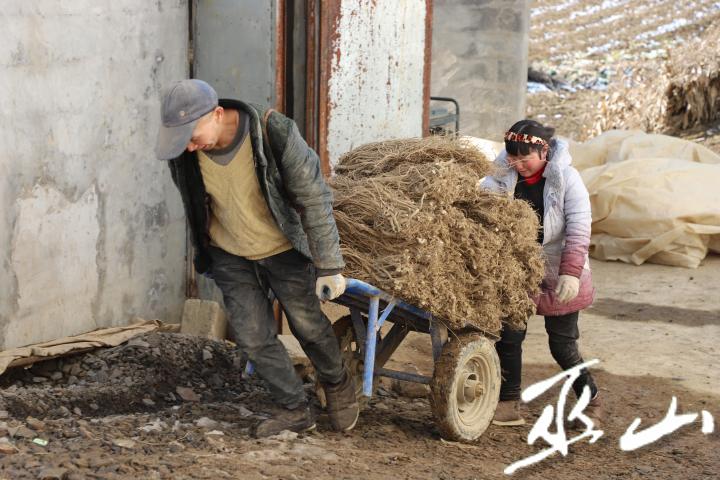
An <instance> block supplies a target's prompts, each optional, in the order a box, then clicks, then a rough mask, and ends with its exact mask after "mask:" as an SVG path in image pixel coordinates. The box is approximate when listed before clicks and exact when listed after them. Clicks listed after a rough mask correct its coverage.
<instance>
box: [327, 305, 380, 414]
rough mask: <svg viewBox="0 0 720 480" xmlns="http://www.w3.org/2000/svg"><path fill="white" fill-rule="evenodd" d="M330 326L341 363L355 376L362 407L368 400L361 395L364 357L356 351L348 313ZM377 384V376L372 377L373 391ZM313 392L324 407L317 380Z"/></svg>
mask: <svg viewBox="0 0 720 480" xmlns="http://www.w3.org/2000/svg"><path fill="white" fill-rule="evenodd" d="M363 320H365V324H367V320H366V319H365V318H363ZM332 327H333V332H334V333H335V337H336V338H337V340H338V345H339V347H340V356H341V357H342V359H343V364H344V365H345V368H346V369H347V370H348V373H349V374H351V375H353V377H355V396H356V397H357V399H358V404H359V405H360V408H361V409H362V408H364V407H366V406H367V404H368V400H369V399H368V397H366V396H365V395H363V392H362V388H363V375H362V372H363V365H364V364H365V361H364V360H365V359H364V358H363V357H361V356H360V353H359V352H358V343H357V338H356V336H355V330H354V329H353V323H352V318H350V315H346V316H344V317H341V318H339V319H338V320H336V321H335V323H333V325H332ZM377 386H378V377H375V378H374V379H373V391H375V389H376V388H377ZM315 393H316V394H317V396H318V400H319V402H320V405H321V406H322V407H323V408H325V403H326V402H325V392H324V390H323V389H322V386H321V385H320V383H319V382H318V383H317V384H316V386H315Z"/></svg>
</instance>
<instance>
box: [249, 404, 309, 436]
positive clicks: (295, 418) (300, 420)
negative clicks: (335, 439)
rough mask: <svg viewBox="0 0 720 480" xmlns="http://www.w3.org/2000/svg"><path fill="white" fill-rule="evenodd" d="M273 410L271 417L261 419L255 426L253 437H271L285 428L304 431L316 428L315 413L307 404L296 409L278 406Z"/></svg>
mask: <svg viewBox="0 0 720 480" xmlns="http://www.w3.org/2000/svg"><path fill="white" fill-rule="evenodd" d="M272 410H273V411H272V416H271V417H270V418H266V419H264V420H261V421H260V422H259V423H258V424H257V425H255V426H254V428H253V429H252V432H251V433H252V436H253V437H255V438H263V437H270V436H272V435H277V434H278V433H280V432H282V431H283V430H290V431H291V432H297V433H302V432H307V431H310V430H313V429H315V415H314V414H313V413H312V411H311V410H310V407H309V406H308V405H307V404H303V405H300V406H299V407H297V408H294V409H289V408H283V407H277V408H273V409H272Z"/></svg>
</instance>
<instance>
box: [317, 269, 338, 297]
mask: <svg viewBox="0 0 720 480" xmlns="http://www.w3.org/2000/svg"><path fill="white" fill-rule="evenodd" d="M344 291H345V277H343V276H342V274H339V273H338V274H337V275H328V276H325V277H318V279H317V282H316V283H315V294H316V295H317V296H318V298H319V299H320V300H321V301H323V302H324V301H326V300H332V299H334V298H337V297H339V296H340V295H342V294H343V292H344Z"/></svg>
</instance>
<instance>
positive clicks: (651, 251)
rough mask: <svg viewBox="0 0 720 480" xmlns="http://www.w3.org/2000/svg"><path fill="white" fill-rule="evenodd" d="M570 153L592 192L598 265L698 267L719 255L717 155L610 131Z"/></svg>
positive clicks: (686, 144) (692, 146)
mask: <svg viewBox="0 0 720 480" xmlns="http://www.w3.org/2000/svg"><path fill="white" fill-rule="evenodd" d="M571 153H572V157H573V164H574V165H575V167H576V168H577V169H578V170H579V171H580V173H581V175H582V177H583V180H584V182H585V185H586V186H587V188H588V191H589V192H590V200H591V203H592V216H593V224H592V241H591V245H590V254H591V255H592V256H593V257H594V258H598V259H602V260H621V261H624V262H628V263H634V264H636V265H639V264H641V263H643V262H652V263H661V264H665V265H677V266H683V267H692V268H694V267H697V266H698V265H699V264H700V262H701V261H702V259H703V258H705V256H706V255H707V253H708V250H713V251H716V252H720V156H719V155H717V154H715V153H713V152H712V151H710V150H708V149H707V148H705V147H703V146H701V145H699V144H697V143H694V142H689V141H685V140H681V139H678V138H674V137H668V136H665V135H649V134H645V133H642V132H637V131H610V132H607V133H605V134H603V135H600V136H599V137H596V138H594V139H592V140H590V141H588V142H586V143H582V144H580V143H575V144H572V146H571Z"/></svg>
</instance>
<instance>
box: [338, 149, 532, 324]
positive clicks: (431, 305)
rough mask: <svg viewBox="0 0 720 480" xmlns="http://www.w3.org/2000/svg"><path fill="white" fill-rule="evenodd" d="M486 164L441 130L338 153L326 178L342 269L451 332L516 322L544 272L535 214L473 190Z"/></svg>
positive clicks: (526, 311)
mask: <svg viewBox="0 0 720 480" xmlns="http://www.w3.org/2000/svg"><path fill="white" fill-rule="evenodd" d="M491 170H492V163H491V162H489V161H488V159H487V158H485V156H484V155H483V154H482V153H480V151H478V150H476V149H475V148H473V147H471V146H470V145H468V144H465V143H463V142H462V141H459V140H455V139H451V138H446V137H429V138H424V139H404V140H391V141H385V142H378V143H372V144H368V145H364V146H361V147H359V148H357V149H355V150H353V151H351V152H349V153H347V154H345V155H344V156H343V157H341V158H340V160H339V162H338V165H337V167H336V170H335V171H336V175H335V177H333V179H332V180H331V186H332V187H333V189H334V193H335V220H336V222H337V225H338V229H339V231H340V238H341V246H342V252H343V255H344V257H345V261H346V263H347V267H346V270H345V274H346V275H347V276H350V277H354V278H358V279H360V280H364V281H366V282H368V283H371V284H373V285H375V286H377V287H379V288H381V289H383V290H385V291H387V292H389V293H391V294H393V295H395V296H397V297H399V298H402V299H403V300H405V301H407V302H409V303H411V304H414V305H416V306H418V307H421V308H423V309H425V310H428V311H429V312H431V313H432V314H433V315H435V316H436V317H438V318H440V319H442V320H443V321H445V322H447V324H448V326H449V327H451V328H453V329H455V330H459V329H462V328H466V327H468V326H472V327H475V328H479V329H481V330H484V331H486V332H489V333H492V334H498V333H499V331H500V329H501V323H507V324H508V325H510V326H511V327H515V328H518V327H521V326H522V325H524V323H525V321H526V319H527V317H528V315H529V314H531V313H532V312H533V311H534V305H533V302H532V300H531V299H530V297H529V296H528V294H534V293H537V291H538V289H539V285H540V282H541V280H542V276H543V261H542V258H541V251H542V250H541V247H540V245H539V244H538V243H537V240H536V238H537V230H538V228H539V226H538V221H537V218H536V216H535V213H534V212H533V211H532V209H531V208H530V206H529V205H528V204H527V203H525V202H522V201H517V200H514V199H512V198H511V197H508V196H505V195H497V194H492V193H487V192H484V191H482V190H480V188H479V185H480V180H481V179H482V178H483V177H484V176H485V175H487V174H488V173H490V171H491Z"/></svg>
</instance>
